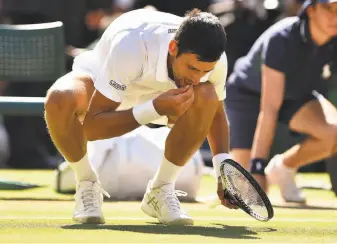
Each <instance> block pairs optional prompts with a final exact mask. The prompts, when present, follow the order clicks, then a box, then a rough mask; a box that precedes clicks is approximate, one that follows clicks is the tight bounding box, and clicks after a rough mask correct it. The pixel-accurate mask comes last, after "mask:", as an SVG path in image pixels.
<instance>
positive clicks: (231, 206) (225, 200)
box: [221, 199, 238, 209]
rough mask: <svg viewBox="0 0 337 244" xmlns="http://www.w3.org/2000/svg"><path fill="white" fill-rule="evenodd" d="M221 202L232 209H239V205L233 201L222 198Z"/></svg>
mask: <svg viewBox="0 0 337 244" xmlns="http://www.w3.org/2000/svg"><path fill="white" fill-rule="evenodd" d="M221 204H222V205H224V206H225V207H227V208H230V209H238V206H236V205H235V204H233V203H231V202H230V201H229V200H227V199H222V200H221Z"/></svg>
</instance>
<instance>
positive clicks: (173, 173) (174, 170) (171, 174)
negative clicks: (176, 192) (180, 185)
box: [152, 157, 183, 188]
mask: <svg viewBox="0 0 337 244" xmlns="http://www.w3.org/2000/svg"><path fill="white" fill-rule="evenodd" d="M182 169H183V166H178V165H175V164H174V163H171V162H170V161H168V160H167V159H166V158H165V157H164V158H163V161H162V162H161V165H160V167H159V169H158V171H157V173H156V175H155V176H154V178H153V179H152V188H157V187H161V186H163V185H168V184H173V185H174V183H175V181H176V179H177V177H178V175H179V173H180V171H181V170H182Z"/></svg>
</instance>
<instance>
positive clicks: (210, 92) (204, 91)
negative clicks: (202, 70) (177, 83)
mask: <svg viewBox="0 0 337 244" xmlns="http://www.w3.org/2000/svg"><path fill="white" fill-rule="evenodd" d="M218 102H219V99H218V96H217V94H216V91H215V88H214V85H213V84H211V83H208V82H206V83H202V84H199V85H198V86H196V87H195V88H194V103H195V104H196V105H197V106H198V107H208V108H209V106H212V105H213V104H214V105H216V104H218Z"/></svg>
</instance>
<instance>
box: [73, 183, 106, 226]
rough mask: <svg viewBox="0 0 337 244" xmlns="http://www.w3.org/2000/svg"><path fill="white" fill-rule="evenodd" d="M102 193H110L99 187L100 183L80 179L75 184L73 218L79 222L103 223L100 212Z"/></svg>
mask: <svg viewBox="0 0 337 244" xmlns="http://www.w3.org/2000/svg"><path fill="white" fill-rule="evenodd" d="M103 194H104V195H105V196H107V197H110V195H109V194H108V193H107V192H106V191H104V190H103V189H102V188H101V184H100V183H99V182H98V181H96V182H91V181H82V182H79V183H78V184H77V185H76V194H75V202H76V205H75V210H74V213H73V220H74V221H75V222H76V223H81V224H104V222H105V220H104V217H103V213H102V209H101V207H102V203H103Z"/></svg>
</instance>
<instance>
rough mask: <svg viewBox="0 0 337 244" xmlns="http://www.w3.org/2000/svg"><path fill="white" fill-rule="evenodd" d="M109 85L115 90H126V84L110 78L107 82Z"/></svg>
mask: <svg viewBox="0 0 337 244" xmlns="http://www.w3.org/2000/svg"><path fill="white" fill-rule="evenodd" d="M109 85H110V86H112V87H113V88H115V89H116V90H120V91H125V90H126V85H123V84H120V83H118V82H117V81H114V80H111V81H110V82H109Z"/></svg>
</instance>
